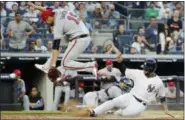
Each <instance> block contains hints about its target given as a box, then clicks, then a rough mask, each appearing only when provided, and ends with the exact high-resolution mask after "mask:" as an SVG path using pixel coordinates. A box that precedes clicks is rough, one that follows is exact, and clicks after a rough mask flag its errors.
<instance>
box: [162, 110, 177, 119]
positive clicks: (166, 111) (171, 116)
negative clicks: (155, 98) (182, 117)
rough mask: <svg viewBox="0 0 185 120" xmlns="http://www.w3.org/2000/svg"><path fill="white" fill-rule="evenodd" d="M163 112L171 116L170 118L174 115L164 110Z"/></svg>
mask: <svg viewBox="0 0 185 120" xmlns="http://www.w3.org/2000/svg"><path fill="white" fill-rule="evenodd" d="M164 113H165V114H166V115H168V116H170V117H172V118H175V116H173V115H172V114H170V113H169V112H168V111H165V112H164Z"/></svg>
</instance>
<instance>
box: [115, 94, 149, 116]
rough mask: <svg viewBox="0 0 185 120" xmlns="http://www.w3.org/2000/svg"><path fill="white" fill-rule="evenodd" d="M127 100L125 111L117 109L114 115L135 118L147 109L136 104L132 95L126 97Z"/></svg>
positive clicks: (138, 103)
mask: <svg viewBox="0 0 185 120" xmlns="http://www.w3.org/2000/svg"><path fill="white" fill-rule="evenodd" d="M127 99H129V102H128V106H127V107H126V108H125V109H122V108H121V109H119V110H118V111H116V112H115V113H114V115H122V116H136V115H139V114H140V113H142V112H143V111H144V110H145V109H146V107H147V106H146V105H144V104H143V103H140V102H138V101H137V100H136V99H135V98H134V96H133V95H130V96H128V98H127ZM136 106H137V107H136Z"/></svg>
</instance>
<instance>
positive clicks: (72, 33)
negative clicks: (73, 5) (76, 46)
mask: <svg viewBox="0 0 185 120" xmlns="http://www.w3.org/2000/svg"><path fill="white" fill-rule="evenodd" d="M53 12H55V21H54V23H55V24H54V30H53V34H54V39H61V38H64V37H67V38H66V39H68V40H71V39H73V38H75V37H77V36H80V35H84V34H89V31H88V29H87V28H86V26H85V24H84V23H83V21H82V20H81V19H80V18H79V17H78V16H76V15H75V13H73V12H71V11H67V10H65V9H56V10H53Z"/></svg>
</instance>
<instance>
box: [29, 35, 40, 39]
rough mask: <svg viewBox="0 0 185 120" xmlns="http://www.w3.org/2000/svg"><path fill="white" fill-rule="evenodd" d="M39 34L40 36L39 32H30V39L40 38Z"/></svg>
mask: <svg viewBox="0 0 185 120" xmlns="http://www.w3.org/2000/svg"><path fill="white" fill-rule="evenodd" d="M40 36H41V34H32V35H31V36H30V39H32V40H36V39H38V38H41V37H40Z"/></svg>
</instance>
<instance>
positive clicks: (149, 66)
mask: <svg viewBox="0 0 185 120" xmlns="http://www.w3.org/2000/svg"><path fill="white" fill-rule="evenodd" d="M141 67H142V68H143V69H144V70H146V71H149V70H150V71H152V72H155V70H156V69H157V61H156V60H155V59H154V58H147V59H146V60H145V62H144V65H142V66H141Z"/></svg>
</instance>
